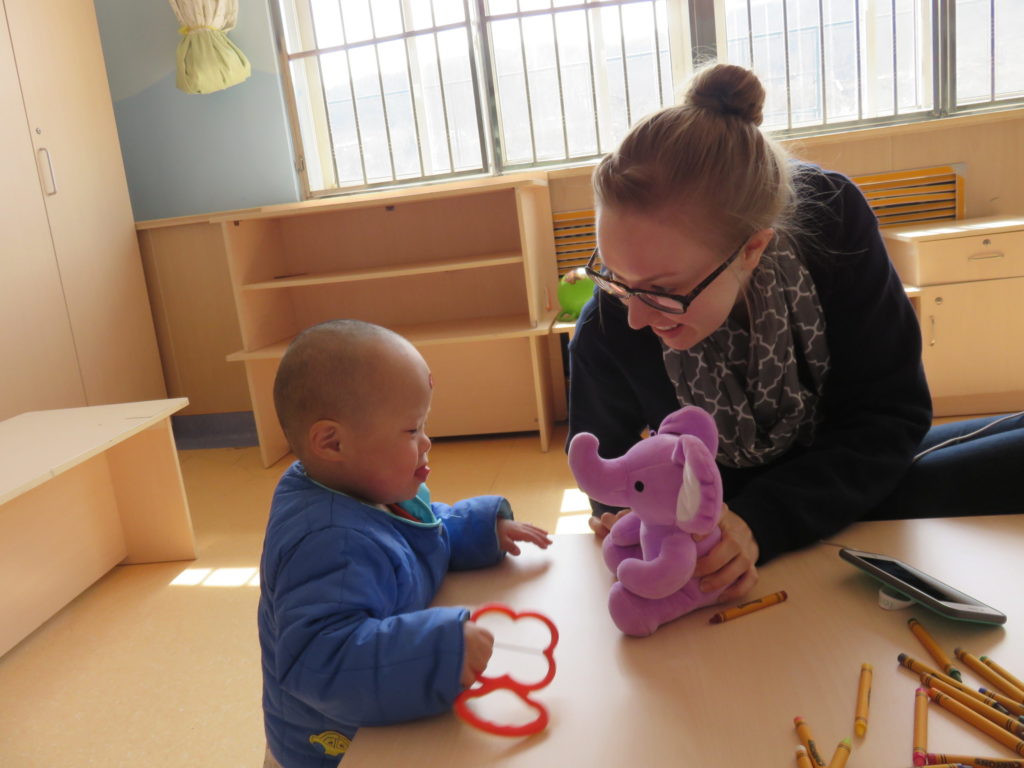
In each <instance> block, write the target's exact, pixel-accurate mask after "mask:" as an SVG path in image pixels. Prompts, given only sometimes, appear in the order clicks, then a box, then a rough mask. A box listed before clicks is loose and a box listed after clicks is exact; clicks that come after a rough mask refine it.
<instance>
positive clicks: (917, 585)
mask: <svg viewBox="0 0 1024 768" xmlns="http://www.w3.org/2000/svg"><path fill="white" fill-rule="evenodd" d="M839 556H840V557H841V558H843V559H844V560H846V561H847V562H850V563H852V564H853V565H855V566H857V567H858V568H860V569H861V570H862V571H864V572H865V573H867V574H869V575H870V576H872V577H874V578H875V579H877V580H878V581H880V582H882V584H884V585H885V586H887V587H888V588H889V589H892V590H894V591H896V592H899V593H900V594H901V595H903V596H905V597H907V598H909V599H911V600H913V601H915V602H918V603H920V604H921V605H923V606H924V607H925V608H930V609H931V610H933V611H935V612H936V613H938V614H941V615H942V616H946V617H948V618H950V619H958V620H960V621H973V622H978V623H980V624H1005V623H1006V616H1005V615H1004V614H1003V613H1001V612H1000V611H997V610H996V609H995V608H993V607H992V606H990V605H985V603H983V602H981V601H980V600H977V599H975V598H973V597H971V596H970V595H967V594H964V593H963V592H961V591H960V590H957V589H953V587H951V586H949V585H948V584H945V583H943V582H941V581H939V580H938V579H936V578H935V577H934V576H929V575H928V574H927V573H924V572H923V571H919V570H917V569H916V568H914V567H913V566H910V565H907V564H906V563H904V562H903V561H901V560H898V559H897V558H895V557H890V556H889V555H880V554H878V553H876V552H862V551H861V550H857V549H850V548H848V547H843V548H842V549H840V550H839Z"/></svg>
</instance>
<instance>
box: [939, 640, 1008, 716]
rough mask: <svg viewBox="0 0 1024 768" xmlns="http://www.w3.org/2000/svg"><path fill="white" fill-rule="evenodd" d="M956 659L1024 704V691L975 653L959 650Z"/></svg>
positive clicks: (956, 651) (956, 650)
mask: <svg viewBox="0 0 1024 768" xmlns="http://www.w3.org/2000/svg"><path fill="white" fill-rule="evenodd" d="M953 653H955V654H956V657H957V658H958V659H960V661H962V662H963V663H964V664H966V665H967V666H968V667H970V668H971V669H972V670H974V672H976V673H977V674H978V676H979V677H983V678H985V679H986V680H988V681H989V682H990V683H992V685H994V686H995V687H996V688H998V689H999V690H1001V691H1002V692H1003V693H1005V694H1006V695H1007V696H1008V697H1009V698H1011V699H1013V700H1014V701H1016V702H1019V703H1022V704H1024V691H1022V690H1021V689H1020V688H1018V687H1017V686H1015V685H1014V684H1013V683H1011V682H1010V681H1009V680H1007V679H1006V678H1005V677H1003V676H1002V675H1000V674H999V673H998V672H996V671H995V670H994V669H992V667H990V666H989V665H988V664H986V663H984V662H983V661H982V660H981V659H979V658H978V657H977V656H975V655H974V654H973V653H968V652H967V651H965V650H964V649H963V648H957V649H955V650H954V651H953Z"/></svg>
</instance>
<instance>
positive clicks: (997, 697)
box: [978, 688, 1024, 716]
mask: <svg viewBox="0 0 1024 768" xmlns="http://www.w3.org/2000/svg"><path fill="white" fill-rule="evenodd" d="M978 691H979V693H981V695H982V696H988V697H989V698H991V699H993V700H994V701H995V702H996V703H997V704H999V705H1000V706H1002V707H1005V708H1006V710H1007V711H1008V712H1011V713H1012V714H1014V715H1021V716H1024V704H1021V703H1020V702H1017V701H1014V700H1013V699H1011V698H1010V697H1009V696H1004V695H1003V694H1001V693H999V692H998V691H992V690H989V689H988V688H979V689H978Z"/></svg>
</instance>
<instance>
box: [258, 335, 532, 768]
mask: <svg viewBox="0 0 1024 768" xmlns="http://www.w3.org/2000/svg"><path fill="white" fill-rule="evenodd" d="M432 387H433V382H432V380H431V377H430V371H429V370H428V368H427V365H426V362H425V361H424V360H423V358H422V357H421V356H420V354H419V352H417V351H416V348H415V347H413V346H412V344H410V343H409V342H408V341H406V340H405V339H404V338H402V337H401V336H399V335H398V334H396V333H394V332H392V331H389V330H387V329H385V328H381V327H380V326H376V325H371V324H369V323H364V322H360V321H356V320H333V321H329V322H326V323H322V324H320V325H316V326H313V327H312V328H309V329H307V330H306V331H304V332H303V333H301V334H299V336H297V337H296V338H295V340H294V341H293V342H292V343H291V345H290V346H289V347H288V349H287V351H286V352H285V354H284V357H283V358H282V360H281V365H280V368H279V369H278V372H277V378H276V379H275V381H274V405H275V407H276V409H277V415H278V419H279V420H280V422H281V427H282V429H283V430H284V433H285V435H286V436H287V438H288V442H289V444H290V445H291V448H292V451H293V452H294V453H295V455H296V457H297V458H298V461H296V462H295V463H293V464H292V465H291V466H290V467H289V468H288V469H287V470H286V471H285V473H284V475H283V476H282V477H281V480H280V481H279V483H278V485H277V489H276V490H275V491H274V498H273V501H272V503H271V508H270V519H269V521H268V523H267V532H266V538H265V540H264V545H263V557H262V560H261V563H260V603H259V636H260V646H261V649H262V664H263V711H264V725H265V729H266V734H267V746H268V754H267V765H270V766H274V765H275V764H279V765H282V766H285V768H327V766H332V768H333V766H336V765H337V763H338V761H339V760H340V758H341V757H342V756H343V755H344V753H345V750H346V749H347V747H348V744H349V741H350V740H351V739H352V737H353V736H354V735H355V732H356V729H357V728H358V727H359V726H361V725H385V724H390V723H397V722H401V721H404V720H410V719H413V718H418V717H424V716H427V715H434V714H438V713H441V712H445V711H447V710H449V709H450V708H451V706H452V704H453V702H454V700H455V698H456V696H458V694H459V693H460V692H461V691H462V690H463V688H465V687H467V686H469V685H471V684H472V682H473V680H474V679H475V678H476V676H477V675H478V674H479V673H480V672H482V671H483V670H484V668H485V667H486V665H487V661H488V659H489V658H490V655H491V646H492V643H493V638H492V637H491V635H490V633H489V632H487V630H485V629H482V628H481V627H478V626H477V625H476V624H474V623H473V622H470V621H468V615H469V612H468V611H467V610H466V609H465V608H461V607H444V608H429V607H428V606H429V605H430V602H431V601H432V599H433V597H434V595H435V593H436V592H437V589H438V587H439V586H440V584H441V580H442V579H443V578H444V575H445V573H446V572H447V571H448V569H449V568H452V569H467V568H480V567H484V566H488V565H494V564H495V563H497V562H499V561H500V560H501V558H503V557H504V555H505V552H511V553H512V554H518V553H519V549H518V546H517V545H516V542H517V541H525V542H530V543H533V544H535V545H537V546H539V547H542V548H546V547H547V546H548V545H549V544H550V543H551V542H550V539H549V538H548V536H547V533H546V532H545V531H543V530H541V529H540V528H538V527H536V526H533V525H530V524H528V523H519V522H515V521H513V520H512V513H511V509H510V508H509V505H508V502H507V501H506V500H505V499H504V498H502V497H500V496H478V497H474V498H470V499H465V500H463V501H460V502H457V503H456V504H454V505H453V506H448V505H446V504H440V503H436V502H431V501H430V495H429V492H428V490H427V487H426V486H425V485H424V484H423V483H424V481H425V480H426V479H427V475H428V473H429V472H430V468H429V467H428V465H427V452H428V450H429V449H430V439H429V438H428V437H427V435H426V434H425V432H424V423H425V421H426V419H427V413H428V411H429V410H430V401H431V394H432V392H431V390H432Z"/></svg>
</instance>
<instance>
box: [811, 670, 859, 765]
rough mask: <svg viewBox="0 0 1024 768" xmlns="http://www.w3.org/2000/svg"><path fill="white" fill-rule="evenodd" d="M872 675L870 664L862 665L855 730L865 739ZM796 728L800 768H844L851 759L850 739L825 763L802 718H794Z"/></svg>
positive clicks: (837, 748)
mask: <svg viewBox="0 0 1024 768" xmlns="http://www.w3.org/2000/svg"><path fill="white" fill-rule="evenodd" d="M871 675H872V668H871V665H870V664H866V663H865V664H861V667H860V679H859V681H858V683H857V709H856V712H855V713H854V717H853V730H854V733H856V734H857V735H858V736H859V737H861V738H863V737H864V736H865V735H867V732H868V705H869V703H870V701H871ZM793 724H794V725H795V726H796V735H797V736H798V737H799V739H800V746H798V747H797V748H796V764H797V766H798V768H826V767H827V768H844V766H845V765H846V761H847V760H849V759H850V752H851V751H852V748H853V745H852V744H851V743H850V739H849V738H845V739H843V740H842V741H840V742H839V744H838V745H837V746H836V750H835V752H833V753H832V759H831V760H829V762H828V763H826V762H825V760H824V758H823V757H822V756H821V753H820V752H818V745H817V744H816V743H815V741H814V737H813V736H811V728H810V726H809V725H807V721H806V720H804V719H803V718H802V717H795V718H793Z"/></svg>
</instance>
